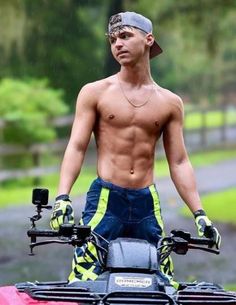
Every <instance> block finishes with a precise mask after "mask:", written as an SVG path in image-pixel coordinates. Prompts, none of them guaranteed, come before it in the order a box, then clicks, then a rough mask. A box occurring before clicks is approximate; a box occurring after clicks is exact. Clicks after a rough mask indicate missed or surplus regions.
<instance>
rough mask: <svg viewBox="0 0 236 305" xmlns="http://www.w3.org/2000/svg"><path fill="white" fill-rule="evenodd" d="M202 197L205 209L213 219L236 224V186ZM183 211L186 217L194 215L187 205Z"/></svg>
mask: <svg viewBox="0 0 236 305" xmlns="http://www.w3.org/2000/svg"><path fill="white" fill-rule="evenodd" d="M201 199H202V203H203V206H204V210H205V211H206V213H207V214H208V215H211V220H213V221H220V222H227V223H231V224H234V225H236V218H235V215H236V204H235V203H236V187H235V188H231V189H228V190H226V191H223V192H216V193H212V194H208V195H205V196H202V197H201ZM181 213H182V214H183V215H184V216H186V217H192V215H191V213H190V212H189V210H188V209H187V208H186V207H184V208H182V210H181Z"/></svg>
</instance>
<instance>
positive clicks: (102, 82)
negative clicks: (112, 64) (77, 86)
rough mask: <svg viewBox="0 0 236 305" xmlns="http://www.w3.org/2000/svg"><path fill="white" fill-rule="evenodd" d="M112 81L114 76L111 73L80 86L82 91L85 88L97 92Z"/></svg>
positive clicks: (101, 90) (105, 87)
mask: <svg viewBox="0 0 236 305" xmlns="http://www.w3.org/2000/svg"><path fill="white" fill-rule="evenodd" d="M113 83H114V76H113V75H112V76H109V77H106V78H102V79H99V80H96V81H94V82H90V83H87V84H86V85H84V86H83V87H82V89H81V90H84V91H85V90H86V91H90V92H91V91H92V92H93V93H94V92H97V93H99V92H103V91H104V90H105V89H107V88H108V87H109V86H111V85H112V84H113Z"/></svg>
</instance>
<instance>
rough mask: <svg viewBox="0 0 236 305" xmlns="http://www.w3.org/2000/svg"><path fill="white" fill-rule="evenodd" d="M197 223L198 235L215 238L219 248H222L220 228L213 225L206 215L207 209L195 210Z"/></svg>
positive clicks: (214, 240) (215, 243)
mask: <svg viewBox="0 0 236 305" xmlns="http://www.w3.org/2000/svg"><path fill="white" fill-rule="evenodd" d="M194 217H195V224H196V226H197V231H198V236H200V237H203V236H205V237H206V238H210V239H212V240H213V242H214V245H215V246H216V248H217V249H219V248H220V243H221V236H220V234H219V232H218V230H217V229H216V228H215V227H214V226H213V224H212V222H211V221H210V220H209V218H208V217H207V216H206V213H205V211H203V210H197V211H196V212H194Z"/></svg>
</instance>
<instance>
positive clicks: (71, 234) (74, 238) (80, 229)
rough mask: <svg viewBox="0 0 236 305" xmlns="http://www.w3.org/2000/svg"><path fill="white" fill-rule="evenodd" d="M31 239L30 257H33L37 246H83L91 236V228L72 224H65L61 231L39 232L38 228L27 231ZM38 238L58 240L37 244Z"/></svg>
mask: <svg viewBox="0 0 236 305" xmlns="http://www.w3.org/2000/svg"><path fill="white" fill-rule="evenodd" d="M27 235H28V237H30V245H29V246H30V250H31V251H30V255H33V249H34V248H35V247H37V246H41V245H46V244H53V243H57V244H70V245H73V246H82V245H83V243H85V242H86V239H87V238H89V237H90V236H91V228H90V226H77V225H71V224H63V225H61V226H60V228H59V230H58V231H56V230H38V229H36V227H33V228H31V229H30V230H28V231H27ZM37 237H57V239H50V240H45V241H40V242H37Z"/></svg>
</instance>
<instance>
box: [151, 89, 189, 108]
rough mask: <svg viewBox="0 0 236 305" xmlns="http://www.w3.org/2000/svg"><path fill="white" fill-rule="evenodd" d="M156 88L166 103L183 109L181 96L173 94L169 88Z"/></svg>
mask: <svg viewBox="0 0 236 305" xmlns="http://www.w3.org/2000/svg"><path fill="white" fill-rule="evenodd" d="M156 88H157V90H158V92H159V94H160V95H161V96H162V98H163V100H164V101H165V103H167V104H169V105H172V106H175V107H177V108H180V109H182V108H183V101H182V99H181V97H180V96H179V95H177V94H176V93H174V92H172V91H171V90H169V89H167V88H163V87H161V86H159V85H157V87H156Z"/></svg>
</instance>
